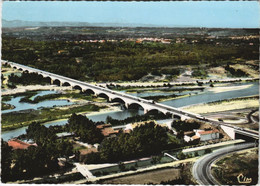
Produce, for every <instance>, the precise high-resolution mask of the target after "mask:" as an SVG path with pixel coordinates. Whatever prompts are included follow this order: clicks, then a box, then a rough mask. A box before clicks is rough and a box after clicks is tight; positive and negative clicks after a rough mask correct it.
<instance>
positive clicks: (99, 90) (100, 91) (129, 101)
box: [2, 60, 259, 139]
mask: <svg viewBox="0 0 260 186" xmlns="http://www.w3.org/2000/svg"><path fill="white" fill-rule="evenodd" d="M2 63H3V64H6V65H7V64H8V65H10V66H11V67H12V68H15V69H18V70H21V71H24V72H28V73H37V74H39V75H42V76H43V77H45V78H49V79H50V82H51V83H54V82H56V83H57V84H58V85H60V86H63V85H64V86H71V87H73V88H77V89H80V90H82V91H86V92H87V91H90V92H92V93H93V94H94V95H96V96H101V97H105V98H107V100H108V101H114V102H120V103H123V104H124V105H125V107H126V108H130V107H131V106H133V105H136V106H139V107H141V108H143V110H144V114H145V113H147V112H149V111H153V110H155V111H158V112H162V113H164V114H171V115H172V116H173V118H177V119H181V120H185V119H189V118H194V119H198V120H202V121H207V122H210V123H212V124H214V125H220V126H221V127H224V128H225V129H227V131H228V132H230V133H232V134H231V135H234V136H235V133H237V132H238V133H239V134H244V135H246V136H249V137H253V138H255V139H259V134H258V132H257V133H255V132H252V131H246V130H245V129H243V128H239V127H234V126H232V125H229V124H226V123H223V122H220V121H215V120H212V119H210V118H205V117H203V116H201V115H199V114H195V113H191V112H188V111H184V110H182V109H179V108H175V107H171V106H168V105H164V104H160V103H157V102H154V101H153V100H146V99H143V98H139V97H135V96H131V95H129V94H125V93H123V92H118V91H113V90H110V89H107V88H104V87H100V86H96V85H93V84H89V83H86V82H82V81H78V80H75V79H72V78H68V77H64V76H61V75H57V74H54V73H50V72H46V71H43V70H39V69H36V68H32V67H28V66H25V65H21V64H18V63H14V62H10V61H5V60H2Z"/></svg>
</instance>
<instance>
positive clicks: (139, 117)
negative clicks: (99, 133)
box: [106, 112, 172, 126]
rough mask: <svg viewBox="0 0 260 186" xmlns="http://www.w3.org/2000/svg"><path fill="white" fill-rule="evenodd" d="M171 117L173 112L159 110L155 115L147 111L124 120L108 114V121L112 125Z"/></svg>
mask: <svg viewBox="0 0 260 186" xmlns="http://www.w3.org/2000/svg"><path fill="white" fill-rule="evenodd" d="M171 117H172V115H171V114H166V115H165V114H163V113H161V112H159V113H157V114H155V115H152V114H149V113H146V114H144V115H136V116H131V117H127V118H125V119H123V120H118V119H113V118H112V117H110V116H107V118H106V122H107V123H110V124H111V125H114V126H116V125H124V124H128V123H134V122H139V121H147V120H155V119H169V118H171Z"/></svg>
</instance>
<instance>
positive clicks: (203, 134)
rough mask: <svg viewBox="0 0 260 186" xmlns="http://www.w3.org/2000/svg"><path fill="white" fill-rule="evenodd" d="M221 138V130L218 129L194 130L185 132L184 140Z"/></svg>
mask: <svg viewBox="0 0 260 186" xmlns="http://www.w3.org/2000/svg"><path fill="white" fill-rule="evenodd" d="M214 139H219V131H218V130H217V129H214V130H193V131H188V132H184V141H186V142H191V141H208V140H214Z"/></svg>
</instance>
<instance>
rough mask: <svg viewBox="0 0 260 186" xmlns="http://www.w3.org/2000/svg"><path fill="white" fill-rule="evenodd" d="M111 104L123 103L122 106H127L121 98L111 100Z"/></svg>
mask: <svg viewBox="0 0 260 186" xmlns="http://www.w3.org/2000/svg"><path fill="white" fill-rule="evenodd" d="M111 102H117V103H122V104H124V105H125V104H126V103H125V101H124V100H123V99H121V98H113V99H111Z"/></svg>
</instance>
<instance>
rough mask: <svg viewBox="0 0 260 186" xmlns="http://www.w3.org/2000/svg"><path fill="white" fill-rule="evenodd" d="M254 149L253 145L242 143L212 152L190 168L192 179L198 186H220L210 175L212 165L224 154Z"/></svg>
mask: <svg viewBox="0 0 260 186" xmlns="http://www.w3.org/2000/svg"><path fill="white" fill-rule="evenodd" d="M251 147H255V143H244V144H239V145H235V146H232V147H230V146H229V147H226V148H222V149H219V150H216V151H214V152H213V153H210V154H208V155H206V156H203V157H202V158H200V159H198V160H197V161H196V162H195V164H194V165H193V168H192V174H193V177H194V178H195V179H196V181H197V183H198V184H200V185H221V184H220V183H219V182H218V181H217V180H216V179H215V178H214V177H213V176H212V174H211V165H212V163H213V162H214V161H215V160H217V159H219V158H220V157H221V156H224V155H226V154H229V153H232V152H236V151H240V150H243V149H247V148H251Z"/></svg>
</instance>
